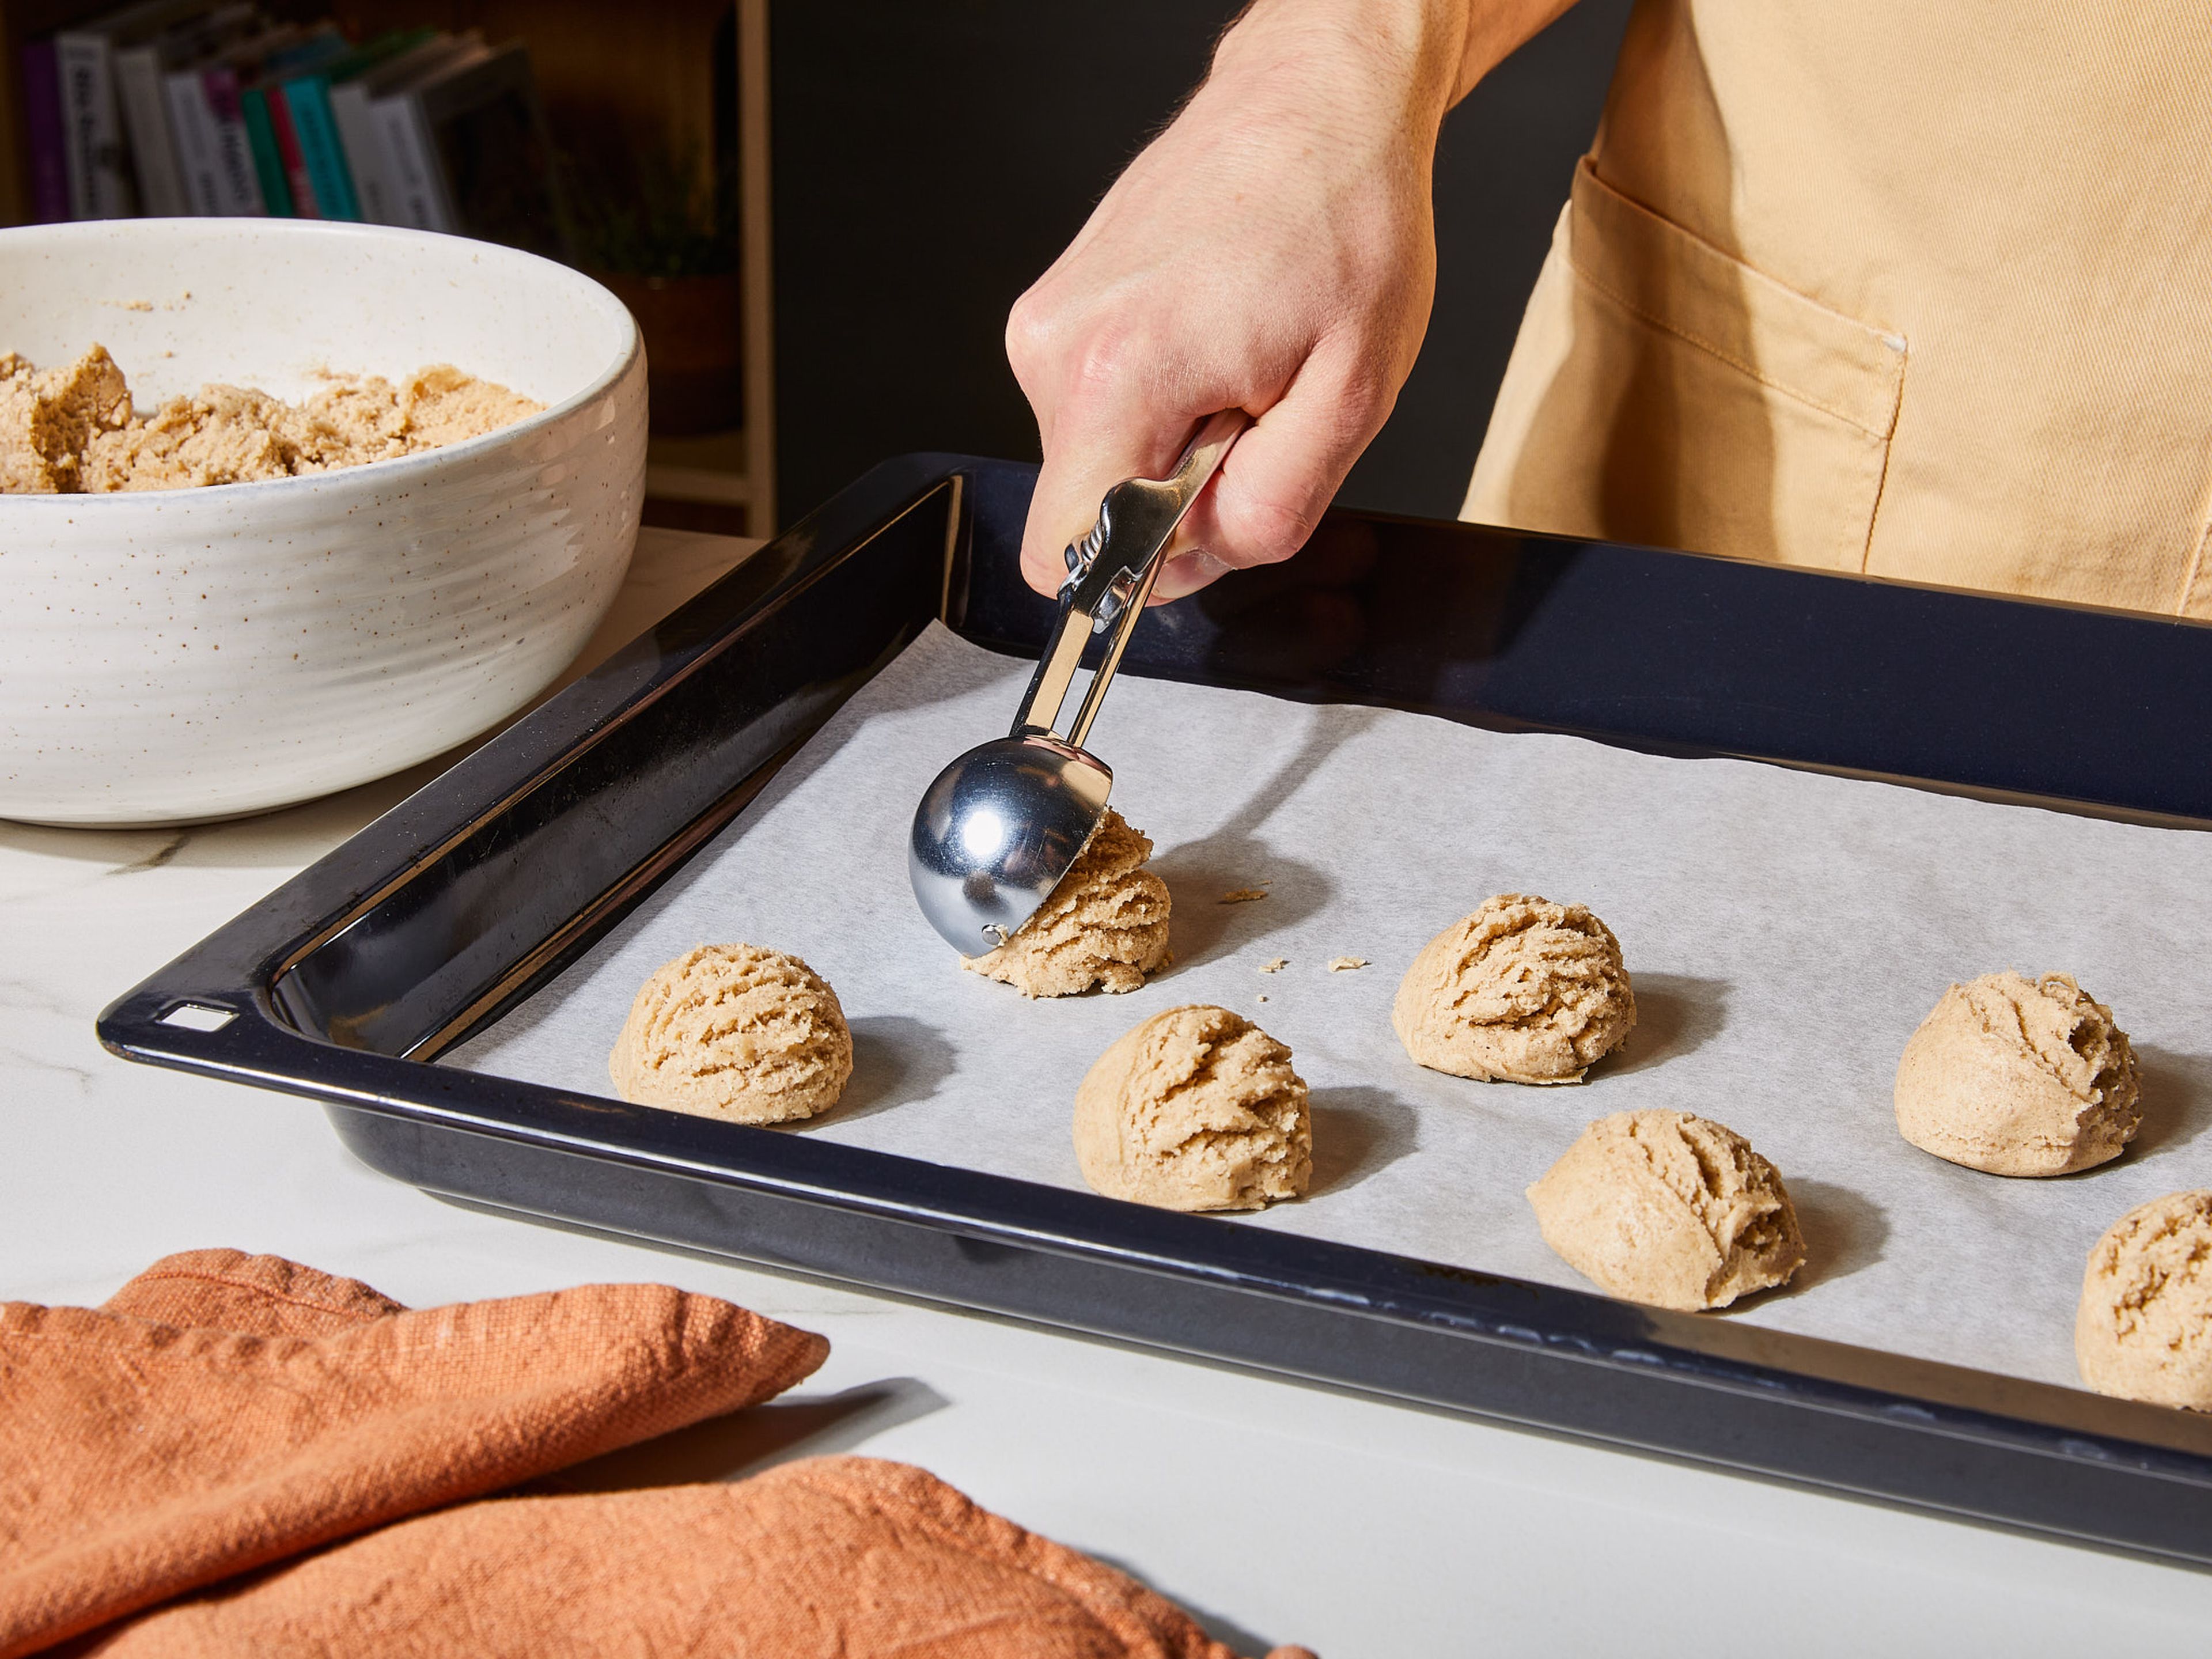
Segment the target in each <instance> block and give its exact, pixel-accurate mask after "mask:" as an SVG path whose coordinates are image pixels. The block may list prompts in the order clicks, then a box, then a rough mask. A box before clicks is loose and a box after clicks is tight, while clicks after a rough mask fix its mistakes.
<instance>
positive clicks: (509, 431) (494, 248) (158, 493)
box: [0, 216, 644, 513]
mask: <svg viewBox="0 0 2212 1659" xmlns="http://www.w3.org/2000/svg"><path fill="white" fill-rule="evenodd" d="M138 226H161V227H167V228H177V227H182V228H189V229H191V230H193V231H196V232H198V233H200V234H204V235H210V236H213V237H216V238H218V239H219V238H222V237H223V236H226V235H234V236H235V235H242V234H253V235H264V236H265V235H276V236H302V237H322V238H325V239H326V240H362V241H393V242H416V243H430V244H441V243H459V244H464V245H465V246H470V247H473V248H477V249H481V250H483V251H484V252H489V253H490V254H492V255H494V256H495V257H498V258H506V259H515V260H520V261H522V262H524V263H525V264H537V265H543V266H544V267H546V268H547V269H548V270H550V271H553V272H555V273H556V280H561V281H566V282H569V283H575V284H578V285H580V287H581V289H583V290H585V295H584V297H585V298H586V300H587V301H590V302H591V303H592V304H594V305H597V306H599V307H600V308H601V309H602V310H605V309H607V308H609V307H611V308H612V312H613V314H614V316H615V317H616V318H617V319H620V322H621V325H622V328H623V344H622V348H621V349H620V350H618V351H617V353H616V355H615V357H614V360H613V361H612V362H610V363H609V364H608V365H607V367H606V368H604V369H602V370H601V371H600V372H599V374H597V375H595V376H594V377H593V378H592V380H591V381H590V382H589V383H588V384H586V386H583V387H582V388H581V389H580V390H579V391H577V392H572V393H571V394H570V395H569V396H568V397H566V398H562V400H561V401H560V402H559V403H556V404H547V405H546V406H545V407H544V409H541V410H538V412H537V413H536V414H534V415H526V416H524V417H523V418H522V419H520V420H519V421H513V422H509V423H508V424H507V425H506V426H501V427H495V428H492V430H490V431H489V432H480V433H478V434H477V435H476V436H474V437H472V438H464V439H462V440H461V441H459V442H458V443H450V444H441V445H440V446H439V447H437V448H435V449H426V450H424V451H422V453H419V454H415V455H393V456H388V457H386V459H382V460H376V461H364V462H362V464H361V465H358V466H342V467H332V468H331V469H329V470H327V471H322V472H297V473H294V474H292V475H291V476H290V477H283V478H253V479H248V480H246V481H245V482H243V483H227V484H185V485H181V486H179V487H178V488H176V489H102V490H87V491H82V492H79V493H76V494H72V495H45V494H42V493H35V492H32V491H27V490H26V491H15V492H0V513H7V512H33V513H42V512H56V511H60V510H63V509H64V508H66V509H67V510H69V511H70V512H82V511H85V510H86V509H87V504H88V503H90V502H93V501H113V502H117V503H123V502H132V501H173V500H177V499H179V498H182V499H185V500H190V501H198V500H203V499H205V498H206V497H207V496H208V495H210V493H211V492H218V491H219V492H220V495H218V497H217V499H218V500H220V501H234V500H240V499H244V497H245V495H246V492H248V491H251V492H252V495H253V496H254V498H256V499H259V498H261V497H263V496H264V495H266V494H267V493H268V492H269V491H271V490H282V489H295V490H298V491H299V492H301V493H302V494H304V493H306V492H307V491H308V490H311V489H315V488H316V487H318V486H320V487H322V488H325V489H327V488H329V486H330V484H331V482H332V481H334V480H338V479H346V478H352V477H366V476H374V477H375V478H376V479H377V480H379V481H383V480H386V479H393V480H396V479H398V478H400V477H404V476H406V474H407V473H410V472H412V473H424V472H428V471H434V470H435V469H436V468H438V467H440V466H442V465H446V464H447V463H448V462H450V461H452V460H455V459H461V458H464V457H466V456H469V455H472V454H475V453H480V452H482V451H483V450H487V449H489V448H491V447H494V446H495V445H497V444H501V443H511V442H513V441H517V440H519V439H520V438H522V437H524V436H525V435H528V434H530V433H532V432H537V431H540V430H543V429H544V428H547V427H550V426H551V425H552V424H553V423H554V422H557V421H560V420H562V419H563V418H565V417H566V416H569V415H571V414H573V413H574V412H575V411H576V410H579V409H581V408H582V407H584V406H585V405H586V404H590V403H592V402H595V401H596V400H598V399H599V398H602V397H604V396H605V394H606V393H607V392H608V391H609V389H610V388H611V387H612V386H615V385H616V384H617V382H618V381H620V380H622V378H623V375H624V374H628V373H629V370H630V368H631V367H632V365H634V364H635V362H637V359H638V357H639V356H640V354H641V352H642V351H643V349H644V340H643V337H641V335H640V334H639V332H638V328H637V319H636V318H635V317H633V316H632V315H631V314H630V310H629V307H628V306H626V305H624V304H623V302H622V301H621V300H620V299H619V298H618V297H617V295H616V294H615V292H614V290H613V289H610V288H608V287H607V285H606V284H605V283H601V282H599V281H597V280H595V279H594V278H592V277H591V276H586V274H585V273H584V272H582V271H580V270H577V269H576V268H575V267H574V266H573V265H566V264H562V263H561V261H559V260H558V259H549V258H546V257H545V256H544V254H542V253H532V252H529V251H528V250H526V249H524V248H519V247H509V246H507V244H506V243H504V242H487V241H484V240H481V239H479V238H477V237H474V236H456V235H452V234H447V232H444V231H437V230H418V229H416V228H414V227H413V226H411V225H372V224H363V223H358V222H354V221H351V220H344V219H274V218H271V219H258V218H246V217H232V216H225V217H221V218H205V219H203V218H194V217H184V218H179V217H169V218H132V219H81V220H70V221H65V222H59V223H53V224H36V225H9V226H0V240H6V241H15V242H23V241H28V240H39V241H48V240H51V241H56V242H63V243H67V242H70V241H72V240H80V239H81V240H88V241H100V240H118V239H119V238H123V237H128V236H131V235H133V234H137V233H136V231H135V227H138ZM210 505H212V503H210ZM94 510H98V511H112V510H114V509H112V508H100V509H94Z"/></svg>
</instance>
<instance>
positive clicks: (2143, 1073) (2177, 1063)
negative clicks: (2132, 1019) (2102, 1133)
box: [2121, 1044, 2212, 1164]
mask: <svg viewBox="0 0 2212 1659" xmlns="http://www.w3.org/2000/svg"><path fill="white" fill-rule="evenodd" d="M2136 1080H2137V1082H2138V1083H2139V1084H2140V1085H2142V1097H2141V1098H2142V1127H2141V1128H2140V1129H2138V1130H2136V1138H2135V1139H2134V1140H2133V1141H2132V1142H2131V1143H2130V1145H2129V1146H2128V1149H2127V1151H2126V1152H2124V1153H2122V1154H2121V1157H2122V1158H2124V1159H2126V1160H2127V1161H2129V1162H2130V1163H2136V1164H2140V1163H2142V1161H2143V1160H2144V1159H2145V1158H2156V1157H2159V1156H2160V1154H2162V1153H2166V1152H2173V1151H2177V1150H2179V1148H2181V1147H2184V1146H2188V1145H2189V1144H2190V1143H2191V1142H2192V1141H2193V1140H2195V1139H2197V1136H2198V1135H2200V1134H2202V1133H2203V1132H2204V1131H2205V1130H2206V1129H2208V1128H2212V1059H2208V1058H2207V1057H2206V1056H2204V1055H2203V1054H2175V1053H2174V1052H2173V1051H2172V1049H2170V1048H2148V1047H2145V1046H2143V1045H2142V1044H2137V1045H2136Z"/></svg>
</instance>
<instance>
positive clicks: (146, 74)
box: [115, 46, 192, 219]
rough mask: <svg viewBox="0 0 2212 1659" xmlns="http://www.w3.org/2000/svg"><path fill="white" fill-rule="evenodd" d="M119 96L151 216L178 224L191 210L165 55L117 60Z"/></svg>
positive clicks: (136, 49) (132, 53)
mask: <svg viewBox="0 0 2212 1659" xmlns="http://www.w3.org/2000/svg"><path fill="white" fill-rule="evenodd" d="M115 95H116V98H117V100H118V102H119V103H120V104H121V105H122V106H123V128H124V131H125V132H126V133H128V134H129V135H130V138H131V161H133V162H134V163H135V164H136V167H137V174H138V193H139V196H140V198H141V199H142V201H143V204H144V206H145V209H146V211H147V212H148V213H149V214H152V215H153V216H155V217H156V218H161V219H169V218H174V217H176V216H179V214H186V213H190V212H191V210H192V206H191V199H190V198H189V197H187V196H186V195H185V179H184V173H183V171H182V169H180V168H179V167H178V165H177V146H176V142H175V140H174V138H173V136H172V135H171V132H170V130H169V102H168V99H167V95H166V94H165V93H164V92H163V89H162V86H161V52H160V50H159V48H157V47H155V46H132V47H130V48H128V49H127V50H125V51H123V52H117V53H116V54H115Z"/></svg>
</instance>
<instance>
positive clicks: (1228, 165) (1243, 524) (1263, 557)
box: [1006, 0, 1559, 602]
mask: <svg viewBox="0 0 2212 1659" xmlns="http://www.w3.org/2000/svg"><path fill="white" fill-rule="evenodd" d="M1521 9H1523V10H1530V11H1541V13H1542V14H1543V15H1546V16H1548V15H1549V14H1551V13H1553V12H1556V11H1557V10H1558V9H1559V4H1558V3H1557V0H1553V3H1550V4H1546V5H1541V6H1538V7H1529V6H1526V5H1523V6H1522V8H1521ZM1533 29H1534V24H1533V23H1532V24H1531V25H1530V26H1529V28H1528V32H1531V33H1532V32H1533ZM1469 33H1470V26H1469V20H1468V12H1467V9H1466V7H1465V5H1464V4H1463V3H1460V4H1455V3H1451V0H1389V3H1377V0H1358V3H1352V4H1346V3H1342V0H1273V3H1267V0H1263V3H1262V4H1261V5H1259V6H1256V7H1255V8H1254V9H1252V10H1251V12H1250V13H1249V14H1248V15H1246V17H1245V18H1244V19H1243V20H1242V21H1240V22H1239V23H1238V24H1237V26H1236V27H1234V28H1233V29H1231V32H1230V33H1229V34H1228V35H1227V36H1225V38H1224V40H1223V41H1222V43H1221V46H1220V48H1219V50H1218V52H1217V54H1216V57H1215V60H1214V67H1213V71H1212V74H1211V75H1210V76H1208V77H1207V79H1206V82H1205V83H1204V84H1203V85H1202V86H1200V88H1199V89H1198V91H1197V93H1196V94H1194V96H1193V97H1192V99H1191V100H1190V102H1189V104H1188V106H1186V107H1185V108H1184V110H1183V112H1182V114H1181V115H1179V116H1178V117H1177V118H1176V120H1175V122H1174V123H1173V124H1172V125H1170V127H1169V128H1168V129H1167V130H1166V131H1164V132H1163V133H1162V134H1161V135H1160V137H1158V139H1156V140H1154V141H1153V143H1152V144H1151V145H1150V146H1148V147H1147V148H1146V149H1145V151H1144V152H1143V153H1142V154H1141V155H1139V156H1138V157H1137V159H1136V160H1135V161H1133V162H1132V163H1131V164H1130V166H1129V167H1128V170H1127V172H1125V173H1123V174H1122V175H1121V179H1119V180H1117V181H1116V182H1115V185H1114V187H1113V188H1112V189H1111V190H1110V191H1108V192H1107V195H1106V197H1105V199H1104V200H1103V201H1102V202H1101V203H1100V204H1099V205H1098V207H1097V210H1096V211H1095V212H1093V214H1092V215H1091V219H1090V222H1088V223H1087V224H1086V225H1085V227H1084V228H1083V230H1082V231H1081V233H1080V234H1078V236H1077V237H1076V239H1075V240H1074V241H1073V243H1072V244H1071V245H1070V246H1069V247H1068V248H1067V251H1066V252H1064V253H1063V254H1062V255H1061V256H1060V258H1059V259H1058V260H1056V261H1055V262H1054V264H1053V266H1052V268H1051V269H1050V270H1048V271H1046V273H1045V274H1044V276H1042V278H1040V279H1039V280H1038V282H1037V283H1036V285H1035V286H1034V287H1032V288H1031V289H1030V290H1029V292H1028V293H1026V294H1024V295H1023V296H1022V298H1021V299H1020V301H1018V303H1017V304H1016V305H1015V307H1014V309H1013V313H1012V317H1011V318H1010V319H1009V320H1008V323H1007V329H1006V351H1007V356H1008V358H1009V360H1010V361H1011V362H1012V366H1013V369H1014V374H1015V377H1016V378H1017V379H1018V380H1019V381H1020V383H1021V386H1022V390H1023V391H1024V392H1025V393H1026V394H1027V395H1028V398H1029V399H1030V405H1031V407H1032V408H1033V409H1034V410H1036V416H1037V427H1038V432H1039V435H1040V437H1041V439H1042V445H1043V451H1044V466H1043V470H1042V473H1041V474H1040V476H1039V477H1038V480H1037V489H1036V496H1035V498H1034V500H1033V501H1032V502H1031V504H1030V517H1029V522H1028V526H1027V529H1026V532H1025V533H1024V538H1023V544H1022V569H1023V574H1024V576H1025V577H1026V578H1027V579H1028V580H1029V582H1030V585H1031V586H1034V587H1036V589H1037V590H1038V591H1040V592H1044V593H1048V594H1049V593H1051V592H1054V591H1055V590H1056V589H1057V588H1058V586H1059V585H1060V580H1062V578H1063V576H1064V575H1065V574H1066V568H1065V565H1064V563H1063V559H1062V550H1064V549H1065V548H1066V545H1067V544H1068V543H1069V542H1070V541H1073V540H1074V539H1076V538H1079V537H1080V536H1082V535H1083V534H1084V533H1085V532H1086V531H1087V530H1089V529H1090V527H1091V524H1092V522H1093V521H1094V520H1095V519H1096V517H1097V512H1098V502H1099V499H1100V497H1101V496H1103V495H1104V494H1105V492H1106V490H1107V489H1109V487H1111V486H1112V485H1113V484H1114V483H1116V482H1117V481H1119V480H1121V479H1122V478H1126V477H1160V476H1162V475H1164V473H1166V472H1167V471H1169V470H1170V468H1171V467H1172V465H1174V462H1175V459H1176V456H1177V454H1178V453H1180V452H1181V450H1182V447H1183V445H1184V444H1185V442H1186V441H1188V438H1189V437H1190V435H1191V434H1192V432H1193V431H1194V428H1196V426H1197V424H1198V423H1199V422H1200V421H1202V420H1203V419H1205V418H1206V416H1209V415H1211V414H1212V413H1214V412H1215V411H1216V410H1223V409H1242V410H1246V411H1247V412H1248V413H1249V414H1251V415H1252V416H1255V423H1254V425H1253V426H1252V428H1250V430H1249V431H1248V432H1246V433H1245V435H1243V438H1242V439H1241V440H1240V441H1238V442H1237V447H1235V448H1234V449H1232V450H1231V452H1230V453H1229V456H1228V459H1226V460H1225V462H1224V463H1223V465H1222V469H1221V471H1220V472H1219V473H1218V474H1217V475H1216V477H1215V479H1214V483H1213V484H1212V488H1211V489H1208V490H1207V491H1206V494H1205V495H1202V496H1201V497H1200V500H1199V501H1198V503H1197V505H1196V506H1195V507H1194V508H1193V509H1192V512H1191V513H1190V516H1189V517H1188V519H1186V520H1184V524H1183V528H1182V532H1181V533H1180V535H1179V537H1178V543H1177V544H1178V546H1180V547H1182V548H1183V549H1184V551H1182V552H1181V553H1180V554H1178V555H1177V556H1175V557H1174V558H1173V559H1172V560H1171V562H1170V564H1169V565H1168V567H1167V568H1165V569H1164V570H1163V571H1162V573H1161V574H1160V578H1159V580H1158V586H1156V587H1155V589H1154V591H1153V597H1154V599H1155V601H1156V602H1158V601H1164V600H1168V599H1176V598H1178V597H1180V596H1181V595H1182V594H1185V593H1188V592H1193V591H1194V590H1195V589H1197V588H1200V587H1202V586H1205V585H1206V583H1207V582H1209V581H1211V580H1213V579H1214V578H1215V577H1216V576H1218V575H1219V574H1222V573H1223V572H1224V571H1225V570H1229V569H1232V568H1239V567H1243V566H1249V565H1255V564H1263V563H1268V562H1273V561H1276V560H1279V559H1285V558H1288V557H1289V556H1291V554H1292V553H1295V552H1296V551H1297V550H1298V548H1299V547H1300V546H1301V545H1303V544H1304V542H1305V540H1306V538H1307V537H1308V536H1309V535H1310V533H1311V532H1312V531H1313V528H1314V526H1315V525H1316V522H1317V521H1318V520H1319V519H1320V516H1321V514H1322V510H1323V509H1324V508H1325V507H1327V506H1328V502H1329V501H1330V499H1331V498H1332V497H1333V496H1334V495H1335V493H1336V490H1337V488H1338V486H1339V485H1340V484H1341V483H1343V481H1344V477H1345V475H1346V472H1348V471H1350V470H1351V467H1352V462H1353V461H1354V460H1355V459H1358V455H1359V453H1360V452H1361V451H1362V450H1364V448H1365V447H1366V446H1367V444H1368V443H1369V441H1371V440H1372V439H1373V437H1374V436H1375V435H1376V432H1377V431H1379V430H1380V429H1381V428H1382V426H1383V422H1384V420H1385V419H1387V418H1388V416H1389V413H1390V410H1391V406H1392V404H1394V403H1395V401H1396V398H1397V395H1398V390H1399V388H1400V387H1401V386H1402V385H1403V384H1404V383H1405V379H1406V376H1407V374H1408V373H1409V372H1410V371H1411V370H1412V368H1413V360H1414V357H1415V356H1416V355H1417V354H1418V352H1419V349H1420V342H1421V337H1422V334H1423V332H1424V331H1425V329H1426V327H1427V325H1428V316H1429V307H1430V303H1431V298H1432V296H1433V294H1434V291H1435V285H1436V244H1435V231H1434V219H1433V212H1432V210H1431V198H1430V173H1431V167H1432V164H1433V161H1434V155H1435V149H1436V136H1437V125H1438V124H1439V123H1440V122H1441V120H1442V119H1443V113H1444V111H1445V109H1446V108H1447V107H1448V106H1449V104H1450V103H1451V101H1452V100H1454V98H1455V97H1456V96H1457V95H1458V94H1459V93H1461V92H1462V91H1463V90H1464V89H1465V85H1471V84H1472V82H1473V76H1472V75H1471V74H1468V73H1467V72H1466V59H1467V55H1468V39H1469ZM1515 44H1517V40H1516V41H1515ZM1503 54H1504V49H1500V50H1499V51H1498V52H1497V54H1496V55H1497V56H1503ZM1482 67H1485V68H1486V67H1487V64H1483V65H1482ZM1462 83H1464V84H1462Z"/></svg>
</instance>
